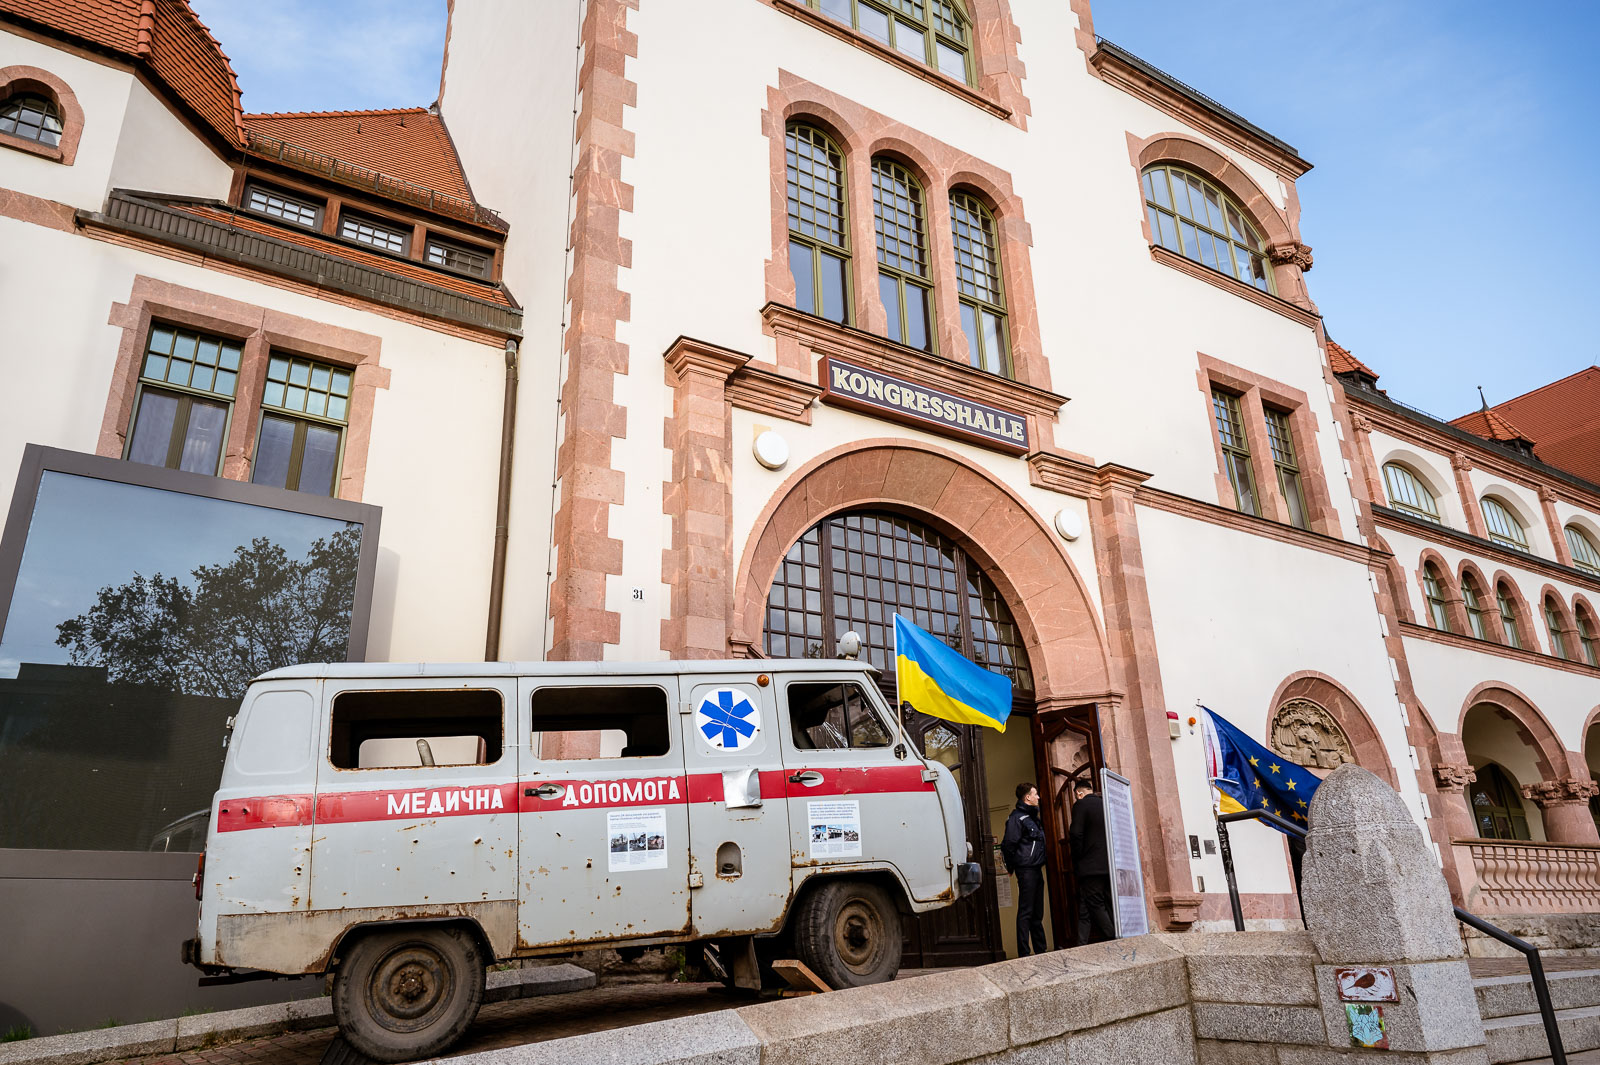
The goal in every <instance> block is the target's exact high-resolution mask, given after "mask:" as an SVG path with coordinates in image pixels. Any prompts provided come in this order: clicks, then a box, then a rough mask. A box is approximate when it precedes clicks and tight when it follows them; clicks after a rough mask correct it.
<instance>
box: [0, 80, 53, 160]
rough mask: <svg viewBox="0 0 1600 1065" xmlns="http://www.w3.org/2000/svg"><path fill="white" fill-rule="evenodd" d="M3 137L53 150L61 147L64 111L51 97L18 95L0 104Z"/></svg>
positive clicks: (33, 94)
mask: <svg viewBox="0 0 1600 1065" xmlns="http://www.w3.org/2000/svg"><path fill="white" fill-rule="evenodd" d="M0 133H9V134H11V135H12V136H13V137H21V138H22V139H23V140H25V141H37V142H38V143H40V144H48V145H49V146H50V147H52V148H54V147H56V146H57V145H59V144H60V143H61V111H60V109H59V108H57V107H56V102H55V101H54V100H52V99H50V98H49V97H46V96H41V95H39V94H38V93H34V92H20V93H17V94H16V95H15V96H11V97H8V98H7V99H6V100H5V102H3V103H0Z"/></svg>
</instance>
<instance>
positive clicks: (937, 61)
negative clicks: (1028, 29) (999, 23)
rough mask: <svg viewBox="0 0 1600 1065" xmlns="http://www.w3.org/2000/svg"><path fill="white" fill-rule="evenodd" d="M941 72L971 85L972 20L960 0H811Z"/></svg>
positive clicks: (824, 9)
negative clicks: (970, 20) (969, 19)
mask: <svg viewBox="0 0 1600 1065" xmlns="http://www.w3.org/2000/svg"><path fill="white" fill-rule="evenodd" d="M806 2H807V3H808V4H809V5H810V6H812V7H815V8H818V9H820V10H821V11H822V13H823V14H824V15H827V16H828V17H829V18H832V19H836V20H837V21H839V22H842V23H844V24H845V25H846V26H852V27H854V28H855V29H858V30H860V31H861V32H862V33H864V34H866V35H867V36H868V37H872V38H874V39H876V40H878V41H881V42H882V43H884V44H886V45H888V46H889V47H890V48H893V49H894V50H895V51H897V52H900V53H901V54H902V55H905V56H908V57H910V58H911V59H915V60H917V61H918V62H919V63H926V64H927V65H928V66H930V67H933V68H934V69H935V70H937V71H938V72H939V73H941V74H944V75H945V76H947V77H951V78H955V79H956V80H957V81H960V82H965V83H966V84H968V85H970V84H972V81H973V77H972V75H973V71H972V65H971V62H970V61H969V58H968V57H969V56H970V54H971V52H972V44H971V29H970V25H971V24H970V22H969V21H968V19H967V14H966V11H965V10H964V9H963V5H962V3H961V0H806Z"/></svg>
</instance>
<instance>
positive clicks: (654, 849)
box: [606, 806, 667, 873]
mask: <svg viewBox="0 0 1600 1065" xmlns="http://www.w3.org/2000/svg"><path fill="white" fill-rule="evenodd" d="M606 840H607V843H608V844H609V845H608V847H607V851H608V853H609V854H610V861H609V862H608V863H607V865H606V868H607V869H608V870H610V871H611V872H613V873H618V872H629V871H633V870H639V869H665V868H666V867H667V810H666V807H664V806H655V807H645V808H643V809H637V808H636V809H632V810H609V811H607V812H606Z"/></svg>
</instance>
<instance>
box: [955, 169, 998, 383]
mask: <svg viewBox="0 0 1600 1065" xmlns="http://www.w3.org/2000/svg"><path fill="white" fill-rule="evenodd" d="M950 223H951V226H952V233H951V235H952V236H953V237H954V238H955V248H956V288H957V290H958V292H959V300H960V303H961V329H962V332H964V333H966V334H967V357H968V359H969V360H970V361H971V363H972V365H974V366H976V367H978V368H979V369H981V370H988V371H989V372H990V373H997V374H1000V375H1001V376H1003V377H1011V376H1014V374H1013V370H1012V367H1011V358H1010V355H1009V353H1008V351H1007V347H1008V345H1007V344H1006V302H1005V293H1004V292H1002V291H1001V289H1000V251H999V246H998V242H997V241H996V239H995V227H994V215H992V214H990V213H989V208H988V207H986V206H984V204H983V201H981V200H979V199H978V198H977V197H975V196H971V195H968V194H967V193H965V192H952V193H951V194H950Z"/></svg>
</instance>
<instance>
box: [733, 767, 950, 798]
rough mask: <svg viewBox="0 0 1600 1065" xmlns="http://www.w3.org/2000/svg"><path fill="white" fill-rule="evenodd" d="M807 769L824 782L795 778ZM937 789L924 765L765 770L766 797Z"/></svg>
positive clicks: (762, 782)
mask: <svg viewBox="0 0 1600 1065" xmlns="http://www.w3.org/2000/svg"><path fill="white" fill-rule="evenodd" d="M803 773H820V774H822V782H821V783H820V784H812V785H809V786H808V785H806V784H805V783H803V782H796V781H794V780H791V779H790V778H791V777H797V776H800V775H801V774H803ZM934 790H936V788H935V786H934V783H933V781H931V780H923V779H922V766H921V765H918V764H916V763H912V764H910V765H885V766H872V767H869V768H864V769H851V768H842V767H836V766H798V767H795V768H792V769H784V770H765V771H763V772H762V774H761V794H762V796H763V797H768V796H771V797H776V796H779V795H786V796H787V797H788V798H791V799H804V798H806V797H808V796H818V795H886V794H889V793H892V792H918V791H934Z"/></svg>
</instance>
